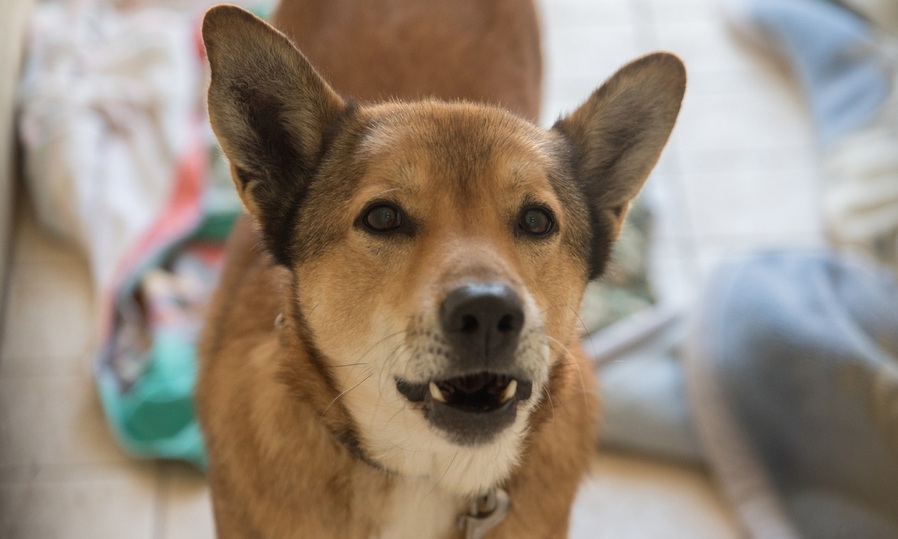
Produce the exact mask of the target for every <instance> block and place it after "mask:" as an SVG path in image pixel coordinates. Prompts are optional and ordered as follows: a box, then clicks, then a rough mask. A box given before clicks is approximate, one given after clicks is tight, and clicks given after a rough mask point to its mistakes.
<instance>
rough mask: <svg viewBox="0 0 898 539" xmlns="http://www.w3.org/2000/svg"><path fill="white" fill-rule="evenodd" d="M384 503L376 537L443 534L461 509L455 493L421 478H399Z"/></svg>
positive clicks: (406, 538)
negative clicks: (385, 506) (384, 509)
mask: <svg viewBox="0 0 898 539" xmlns="http://www.w3.org/2000/svg"><path fill="white" fill-rule="evenodd" d="M387 507H388V508H387V510H386V515H385V516H386V517H387V519H386V524H385V525H384V527H383V529H382V530H381V533H380V535H378V536H377V537H378V539H409V538H418V537H437V538H438V537H446V536H447V535H448V534H449V533H450V531H452V530H454V529H455V526H456V525H457V519H458V516H459V515H460V514H461V512H462V511H463V510H464V504H463V503H462V502H461V500H459V498H458V497H457V496H453V495H451V494H449V493H447V492H445V491H443V490H440V489H434V487H433V482H432V481H429V480H423V479H421V480H416V479H400V480H399V481H398V484H397V485H396V488H394V489H393V492H392V494H391V500H390V503H389V504H388V506H387Z"/></svg>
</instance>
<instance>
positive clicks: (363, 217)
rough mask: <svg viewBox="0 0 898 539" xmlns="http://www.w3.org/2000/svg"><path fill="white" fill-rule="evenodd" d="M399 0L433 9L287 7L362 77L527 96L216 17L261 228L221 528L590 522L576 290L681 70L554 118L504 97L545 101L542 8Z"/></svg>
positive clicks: (224, 115)
mask: <svg viewBox="0 0 898 539" xmlns="http://www.w3.org/2000/svg"><path fill="white" fill-rule="evenodd" d="M397 2H398V3H401V4H403V5H406V4H407V5H409V6H412V5H414V6H421V5H425V4H426V5H427V6H430V7H429V8H427V9H424V8H417V7H416V8H415V9H412V10H411V11H410V12H409V13H408V14H407V15H408V17H412V18H410V19H407V20H406V19H403V17H402V16H399V15H397V14H396V13H395V12H388V11H387V10H386V9H385V6H380V3H381V2H375V1H373V0H372V1H370V2H359V3H358V6H356V7H358V9H359V10H360V12H365V15H364V17H362V18H360V19H358V20H355V19H352V17H351V16H350V14H349V13H350V12H349V11H340V14H339V15H337V14H335V13H333V12H330V13H325V12H326V11H327V9H328V8H326V7H325V6H340V7H343V6H342V4H344V3H347V2H345V1H343V0H340V1H334V2H333V4H331V3H329V2H322V3H320V4H318V5H317V11H316V10H315V9H312V8H310V9H309V11H308V12H307V15H308V17H309V21H311V22H309V23H308V24H309V26H307V27H306V26H301V25H300V24H299V23H298V22H296V21H299V20H300V17H299V14H301V13H305V12H303V10H298V9H297V10H295V9H296V8H295V6H294V7H291V5H287V6H286V7H284V8H282V10H281V12H280V14H279V15H278V16H277V17H276V21H278V23H279V24H280V25H281V27H282V28H285V29H287V30H289V31H293V32H296V34H295V35H297V36H299V35H300V34H305V33H307V34H308V35H309V36H312V37H306V38H303V42H304V46H306V47H308V48H309V50H312V51H314V53H313V54H314V55H315V56H316V57H317V58H320V59H321V61H322V62H323V63H324V65H325V70H326V71H327V72H328V73H329V74H330V75H331V76H332V77H333V78H334V80H338V81H339V83H338V84H340V85H342V87H341V86H338V88H340V90H341V91H343V92H347V93H349V92H355V93H356V95H357V96H359V97H360V98H362V99H373V98H377V97H396V96H399V97H405V98H411V97H417V96H422V97H424V96H428V95H436V96H438V97H441V98H448V99H455V98H470V99H478V100H481V101H486V102H492V103H496V104H498V105H501V106H502V107H503V108H497V107H492V106H488V105H480V104H474V103H472V102H458V101H456V102H442V101H434V100H423V101H415V102H401V101H393V102H388V103H385V104H364V105H361V104H358V103H355V102H353V101H347V100H345V99H343V98H342V97H340V96H339V95H338V94H337V93H336V92H335V91H334V90H332V89H331V87H330V86H329V85H328V84H327V83H326V82H325V81H324V79H322V78H321V77H320V76H319V75H318V73H317V72H316V71H315V70H314V69H313V68H312V66H311V65H310V63H309V62H308V61H307V60H306V58H305V57H304V56H303V55H302V54H300V53H299V51H298V50H297V49H296V48H295V47H294V46H293V44H292V43H291V42H290V41H289V40H288V39H287V38H285V37H284V36H283V35H282V34H280V33H278V32H277V31H275V30H274V29H272V28H271V27H269V26H268V25H266V24H265V23H263V22H261V21H260V20H258V19H256V18H255V17H253V16H252V15H250V14H248V13H246V12H244V11H242V10H239V9H237V8H234V7H218V8H215V9H213V10H211V11H210V12H209V13H208V14H207V16H206V19H205V22H204V26H203V36H204V39H205V42H206V47H207V50H208V55H209V60H210V63H211V66H212V81H211V85H210V89H209V113H210V118H211V121H212V126H213V129H214V131H215V133H216V136H217V137H218V139H219V142H220V144H221V146H222V149H223V150H224V152H225V154H226V155H227V157H228V159H229V160H230V162H231V171H232V175H233V178H234V183H235V186H236V187H237V190H238V192H239V194H240V196H241V199H242V200H243V203H244V205H245V206H246V208H247V210H248V211H249V213H250V214H251V215H252V218H253V220H254V222H255V223H256V226H255V227H253V226H250V225H248V224H247V223H246V222H243V223H241V224H239V225H238V227H237V229H236V231H235V233H234V235H233V237H232V241H231V244H230V255H229V261H228V264H227V267H226V269H225V274H224V276H223V281H222V284H221V286H220V290H219V292H218V295H217V297H216V299H215V301H214V303H213V305H212V307H211V312H210V317H209V321H208V326H207V330H206V333H205V336H204V339H203V343H202V351H201V352H202V368H201V376H200V384H199V388H198V409H199V413H200V418H201V422H202V425H203V429H204V433H205V435H206V440H207V444H208V452H209V462H210V467H209V477H210V481H211V486H212V497H213V504H214V509H215V518H216V525H217V529H218V534H219V536H220V537H272V538H286V537H311V538H319V537H325V538H326V537H339V538H343V537H346V538H355V537H397V538H405V537H408V538H412V537H414V538H419V537H422V538H448V537H466V536H467V537H480V536H481V534H482V532H484V531H485V530H488V529H490V528H491V530H490V531H489V532H488V533H489V535H488V536H489V537H497V538H498V537H508V538H511V537H515V538H520V537H564V536H566V533H567V525H568V518H569V513H570V508H571V503H572V500H573V498H574V495H575V493H576V491H577V486H578V484H579V482H580V480H581V477H582V476H583V474H584V472H585V470H586V468H587V465H588V462H589V458H590V455H591V454H592V452H593V447H594V440H595V433H594V424H595V421H594V413H595V410H594V409H595V406H594V397H593V392H594V387H593V380H592V369H591V368H590V366H589V365H587V364H586V363H585V362H584V360H583V359H582V355H581V353H580V351H579V346H578V344H577V342H578V332H577V330H576V328H577V310H578V308H579V304H580V301H581V297H582V294H583V290H584V287H585V285H586V283H587V281H588V280H589V279H591V278H596V277H598V276H599V275H601V274H602V272H603V270H604V267H605V265H606V262H607V260H608V257H609V250H610V246H611V244H612V242H613V240H614V239H615V237H616V236H617V234H618V231H619V230H620V227H621V224H622V221H623V219H624V216H625V214H626V210H627V208H628V205H629V202H630V200H631V199H632V198H633V197H634V196H635V195H636V193H637V192H638V191H639V189H640V187H641V185H642V183H643V182H644V180H645V179H646V177H647V176H648V174H649V172H650V170H651V169H652V167H653V166H654V164H655V162H656V161H657V159H658V156H659V154H660V152H661V150H662V148H663V146H664V144H665V143H666V141H667V138H668V136H669V133H670V131H671V129H672V127H673V124H674V122H675V119H676V116H677V114H678V111H679V107H680V101H681V99H682V96H683V90H684V86H685V73H684V70H683V66H682V64H681V63H680V61H679V60H677V59H676V58H675V57H673V56H671V55H669V54H655V55H651V56H648V57H645V58H643V59H640V60H637V61H636V62H633V63H631V64H629V65H627V66H626V67H624V68H622V69H621V70H620V71H619V72H618V73H617V74H615V75H614V76H613V77H612V78H611V79H610V80H609V81H608V82H606V83H605V84H604V85H603V86H602V87H601V88H600V89H598V90H597V91H596V92H595V93H594V94H593V95H592V96H591V97H590V98H589V99H588V100H587V102H586V103H585V104H584V105H583V106H581V107H580V108H579V109H578V110H577V111H575V112H574V113H573V114H571V115H570V116H568V117H566V118H564V119H562V120H560V121H559V122H558V123H557V124H556V125H555V127H553V128H552V129H550V130H548V131H546V130H542V129H539V128H537V127H535V126H534V125H532V124H531V123H529V122H528V121H526V120H525V119H522V118H521V117H519V116H516V115H514V114H512V113H510V112H508V111H507V110H505V109H510V110H512V111H514V112H516V113H518V114H520V115H523V116H525V117H529V118H530V119H534V118H535V116H536V112H537V102H538V97H539V92H538V89H537V87H536V86H535V85H534V84H533V83H534V81H537V82H538V78H539V69H540V67H539V60H538V45H536V44H535V43H536V41H535V39H536V38H535V36H536V34H535V27H536V25H535V21H534V20H533V9H532V6H531V5H530V4H529V2H522V1H514V0H508V1H506V0H490V1H488V2H487V1H483V0H470V1H469V0H451V1H446V0H439V1H434V2H417V1H415V2H399V0H393V1H387V0H383V3H385V4H394V3H397ZM372 6H374V7H372ZM439 6H442V10H441V9H438V8H439ZM446 6H453V7H457V8H458V11H453V10H452V9H447V8H446ZM515 6H517V7H518V9H515ZM377 7H380V8H381V9H383V12H379V11H378V10H377V9H376V8H377ZM335 9H336V8H335ZM343 9H344V10H345V9H347V8H345V7H344V8H343ZM294 10H295V11H294ZM365 10H370V11H367V12H366V11H365ZM291 11H293V13H294V14H296V17H294V16H292V15H290V13H291ZM502 17H508V19H507V20H506V19H502ZM334 20H336V21H337V22H333V21H334ZM372 20H380V21H382V22H383V24H384V25H386V26H383V25H382V26H377V27H373V28H367V27H366V26H365V24H362V23H364V22H365V21H367V23H368V24H371V21H372ZM419 21H420V22H419ZM332 22H333V24H332ZM417 24H420V25H422V28H425V29H426V31H422V32H420V33H416V32H415V31H414V28H415V27H416V25H417ZM390 25H392V26H390ZM441 25H442V26H441ZM334 28H338V29H341V30H339V31H336V30H334ZM351 28H356V29H357V30H356V31H353V32H350V31H349V29H351ZM403 28H404V29H405V30H404V31H403V30H402V29H403ZM329 32H333V33H329ZM354 39H358V40H359V41H360V42H361V43H360V44H359V45H358V47H357V48H355V49H354V48H353V47H352V46H350V43H352V41H353V40H354ZM406 39H407V42H406V47H407V48H408V50H403V49H400V48H399V47H400V45H401V44H402V43H403V40H406ZM344 40H345V41H348V43H346V42H344ZM453 40H457V41H458V43H457V44H455V45H453ZM394 41H395V42H396V43H397V44H396V48H395V52H396V54H397V55H399V56H400V57H401V58H402V61H401V62H397V63H396V64H393V63H390V62H389V61H384V60H383V58H384V56H382V55H381V54H382V53H384V52H385V51H386V52H387V53H389V52H390V50H391V49H390V46H389V44H390V43H392V42H394ZM428 43H430V45H428ZM481 46H482V48H480V47H481ZM428 47H429V48H428ZM353 51H355V52H353ZM484 51H486V52H484ZM491 55H492V56H491ZM534 55H536V56H534ZM497 61H499V62H500V64H499V65H496V66H495V67H496V70H497V71H493V70H492V68H491V65H492V64H494V63H495V62H497ZM413 62H419V65H418V66H416V65H415V64H414V63H413ZM501 62H509V63H515V64H516V66H517V67H508V66H503V65H501ZM528 62H529V63H528ZM344 63H346V65H344ZM397 65H401V66H402V67H397ZM466 66H470V67H471V72H470V73H466V72H465V69H466ZM418 67H420V70H419V69H417V68H418ZM394 69H395V70H394ZM442 71H446V73H442ZM437 72H440V73H437ZM503 74H507V75H508V79H507V80H506V79H504V75H503ZM425 75H427V76H425ZM431 75H433V77H434V78H433V79H432V80H433V81H436V82H428V80H430V79H428V77H429V76H431ZM403 81H407V82H403ZM503 81H505V82H503ZM442 89H444V90H445V91H444V92H443V91H441V90H442ZM506 494H507V497H508V498H509V499H510V503H511V505H510V510H508V511H507V514H505V511H504V510H503V508H504V501H505V495H506ZM478 501H479V503H480V505H477V502H478ZM472 502H475V503H474V507H471V504H472ZM469 512H470V513H472V514H473V516H469V517H468V518H461V519H460V517H463V516H464V515H466V514H468V513H469ZM493 519H495V520H497V521H498V525H496V526H495V527H492V526H493V524H494V523H493V522H492V520H493ZM459 523H461V524H462V525H463V526H462V527H465V526H466V527H467V528H466V530H461V529H459ZM465 534H467V535H465Z"/></svg>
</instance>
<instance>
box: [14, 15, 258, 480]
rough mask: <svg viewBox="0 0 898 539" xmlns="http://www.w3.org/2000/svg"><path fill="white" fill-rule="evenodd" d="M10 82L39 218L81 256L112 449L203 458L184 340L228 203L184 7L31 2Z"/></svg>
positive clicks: (212, 275)
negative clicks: (14, 85)
mask: <svg viewBox="0 0 898 539" xmlns="http://www.w3.org/2000/svg"><path fill="white" fill-rule="evenodd" d="M26 52H27V59H26V63H25V67H24V74H23V78H22V81H21V85H20V91H19V108H20V118H21V119H20V125H19V133H20V137H21V140H22V146H23V150H24V176H25V183H26V187H27V189H28V191H29V192H30V195H31V199H32V202H33V204H34V206H35V209H36V213H37V217H38V220H39V223H40V224H41V225H42V226H43V227H44V228H45V229H47V230H48V231H50V232H52V233H53V234H55V235H56V236H58V237H60V238H62V239H64V240H67V241H70V242H73V243H74V244H75V245H77V246H78V247H79V248H80V249H81V250H82V251H83V252H84V253H85V255H86V256H87V259H88V263H89V267H90V271H91V275H92V277H93V282H94V285H95V291H96V296H97V301H98V304H99V307H100V309H99V311H100V315H99V324H98V326H99V327H98V333H99V346H98V350H97V351H96V361H95V371H94V372H95V377H96V382H97V389H98V391H99V394H100V402H101V404H102V406H103V409H104V412H105V414H106V417H107V420H108V422H109V425H110V427H111V429H112V431H113V434H114V435H115V437H116V439H117V440H118V441H119V442H120V444H121V445H122V446H123V447H124V448H125V449H126V450H127V451H128V452H129V453H131V454H132V455H135V456H137V457H142V458H159V457H161V458H173V459H182V460H186V461H188V462H191V463H193V464H194V465H196V466H197V467H200V468H202V467H203V466H204V465H205V452H204V447H203V440H202V435H201V432H200V429H199V425H198V423H197V421H196V414H195V411H194V406H193V392H194V386H195V383H196V373H197V367H196V341H197V339H198V335H199V327H200V323H201V321H202V318H203V312H204V309H205V306H206V304H208V301H209V297H210V295H211V292H212V290H213V288H214V283H215V282H216V281H217V276H218V272H219V271H220V268H221V264H222V259H223V245H224V240H225V238H226V237H227V234H228V231H229V230H230V227H231V225H232V224H233V221H234V219H235V218H236V216H237V215H238V214H239V213H240V211H241V208H240V204H239V201H238V200H237V198H236V194H235V193H234V190H233V187H232V185H231V182H230V177H229V174H228V172H227V166H226V165H225V164H224V162H223V159H222V157H221V155H220V153H219V152H218V151H217V146H216V144H215V142H214V138H213V137H212V134H211V131H210V130H209V128H208V121H207V119H206V117H205V107H204V85H203V81H204V73H205V70H204V64H205V62H204V59H203V51H202V47H201V44H200V38H199V20H198V19H197V15H196V14H185V13H180V12H176V11H171V10H166V9H160V8H139V9H131V10H128V11H118V10H116V9H114V8H112V7H110V5H109V4H108V3H105V2H94V1H86V2H72V3H65V4H55V3H40V4H38V5H36V6H35V9H34V13H33V18H32V24H31V28H30V32H29V36H28V42H27V48H26Z"/></svg>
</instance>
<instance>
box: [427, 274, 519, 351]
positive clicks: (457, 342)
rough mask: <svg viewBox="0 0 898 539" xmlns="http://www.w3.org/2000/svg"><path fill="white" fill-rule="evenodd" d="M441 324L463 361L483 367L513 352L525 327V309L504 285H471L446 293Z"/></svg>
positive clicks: (441, 309) (512, 292)
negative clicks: (487, 362)
mask: <svg viewBox="0 0 898 539" xmlns="http://www.w3.org/2000/svg"><path fill="white" fill-rule="evenodd" d="M440 321H441V323H442V325H443V331H444V332H445V334H446V337H447V338H448V339H449V341H450V343H451V344H452V345H453V346H454V347H455V348H456V351H457V352H458V353H459V355H460V356H462V358H463V361H464V362H468V361H473V362H477V363H480V364H481V366H482V365H483V362H484V361H489V360H494V359H498V358H501V357H502V356H505V355H507V354H508V353H509V352H513V351H514V348H515V347H516V345H517V341H518V335H519V334H520V333H521V328H522V327H523V326H524V308H523V305H522V303H521V298H520V297H518V295H517V293H515V291H514V290H512V289H511V288H510V287H509V286H507V285H505V284H502V283H470V284H465V285H462V286H459V287H457V288H455V289H453V290H452V291H451V292H449V294H448V295H447V296H446V299H445V300H443V304H442V306H441V308H440ZM472 366H473V365H472Z"/></svg>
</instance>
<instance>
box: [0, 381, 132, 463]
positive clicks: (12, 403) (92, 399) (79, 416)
mask: <svg viewBox="0 0 898 539" xmlns="http://www.w3.org/2000/svg"><path fill="white" fill-rule="evenodd" d="M127 460H128V456H126V455H125V454H124V453H123V452H122V451H121V450H120V449H119V448H118V447H117V445H116V444H115V442H114V440H113V438H112V435H111V433H110V431H109V426H108V425H107V423H106V419H105V417H104V416H103V412H102V411H101V409H100V404H99V400H98V397H97V395H96V390H95V388H94V382H93V380H92V379H91V378H86V377H27V378H0V468H4V469H6V468H32V469H33V468H38V469H39V468H40V467H41V466H43V465H58V464H107V463H117V462H126V461H127Z"/></svg>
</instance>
